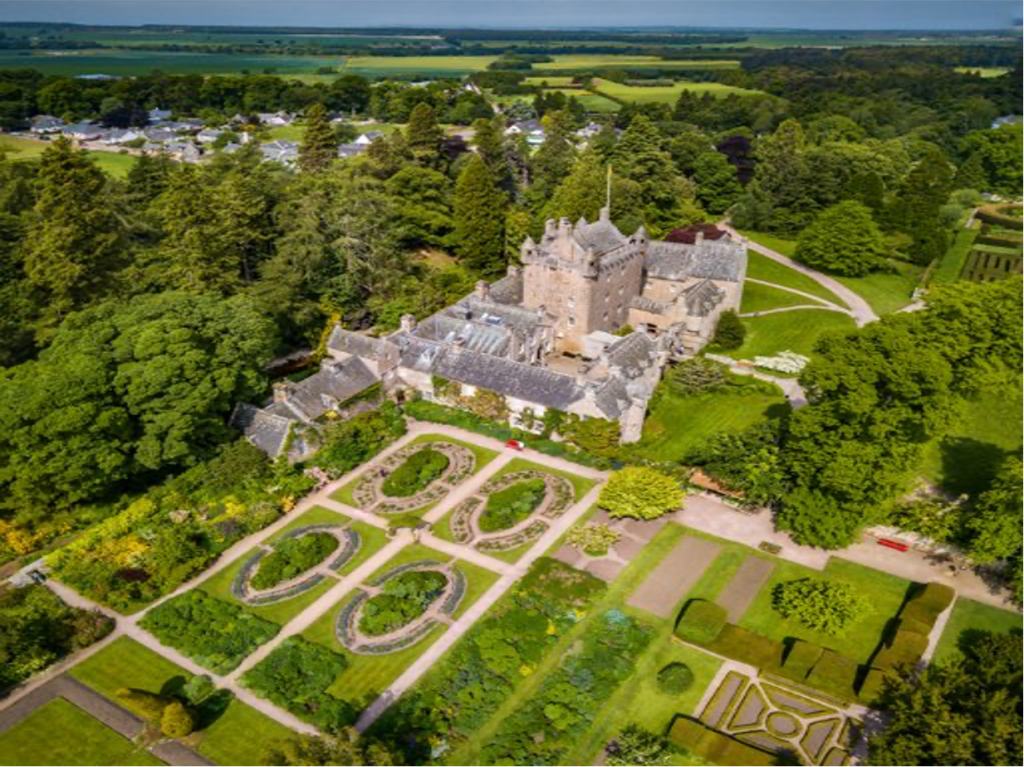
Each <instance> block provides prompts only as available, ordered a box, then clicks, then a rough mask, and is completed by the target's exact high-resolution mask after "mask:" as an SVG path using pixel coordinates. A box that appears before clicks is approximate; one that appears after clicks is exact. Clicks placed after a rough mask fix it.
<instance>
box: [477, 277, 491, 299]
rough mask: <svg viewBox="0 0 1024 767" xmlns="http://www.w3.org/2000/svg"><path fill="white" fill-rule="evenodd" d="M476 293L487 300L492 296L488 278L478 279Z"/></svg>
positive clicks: (478, 296)
mask: <svg viewBox="0 0 1024 767" xmlns="http://www.w3.org/2000/svg"><path fill="white" fill-rule="evenodd" d="M475 293H476V297H477V298H479V299H480V300H481V301H486V300H487V299H489V298H490V297H491V286H490V285H489V284H488V282H487V281H486V280H477V282H476V291H475Z"/></svg>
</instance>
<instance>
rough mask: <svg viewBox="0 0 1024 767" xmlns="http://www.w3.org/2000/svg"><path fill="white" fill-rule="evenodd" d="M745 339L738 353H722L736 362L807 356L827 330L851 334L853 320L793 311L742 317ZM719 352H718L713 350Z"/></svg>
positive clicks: (813, 311) (817, 311)
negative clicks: (784, 355)
mask: <svg viewBox="0 0 1024 767" xmlns="http://www.w3.org/2000/svg"><path fill="white" fill-rule="evenodd" d="M743 324H744V325H745V326H746V328H747V338H746V340H745V341H744V342H743V346H741V347H740V348H739V349H729V350H722V351H721V352H720V353H722V354H726V355H728V356H730V357H732V358H733V359H737V360H753V359H754V357H757V356H765V357H770V356H772V355H775V354H778V353H779V352H783V351H791V352H796V353H797V354H804V355H808V356H809V355H810V353H811V351H812V350H813V348H814V344H815V342H816V341H817V340H818V336H820V335H821V334H822V333H825V332H827V331H829V330H853V329H854V328H855V327H857V325H856V323H855V322H854V321H853V317H850V316H849V315H848V314H840V313H839V312H833V311H827V310H820V309H795V310H794V311H791V312H779V313H778V314H765V315H762V316H761V317H744V318H743ZM714 351H718V350H714Z"/></svg>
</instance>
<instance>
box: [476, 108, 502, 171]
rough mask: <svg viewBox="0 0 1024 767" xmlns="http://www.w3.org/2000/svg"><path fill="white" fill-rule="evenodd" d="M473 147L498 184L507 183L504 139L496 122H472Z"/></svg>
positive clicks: (489, 120)
mask: <svg viewBox="0 0 1024 767" xmlns="http://www.w3.org/2000/svg"><path fill="white" fill-rule="evenodd" d="M473 146H474V147H476V151H477V154H479V155H480V157H481V158H483V161H484V162H485V163H486V164H487V167H488V168H489V169H490V171H491V173H493V174H494V178H495V179H497V181H498V183H499V184H503V183H507V181H509V180H510V176H509V170H508V161H507V160H506V159H505V139H504V137H503V136H502V133H501V126H500V125H499V124H498V122H497V120H495V119H493V118H485V117H481V118H479V119H478V120H474V121H473Z"/></svg>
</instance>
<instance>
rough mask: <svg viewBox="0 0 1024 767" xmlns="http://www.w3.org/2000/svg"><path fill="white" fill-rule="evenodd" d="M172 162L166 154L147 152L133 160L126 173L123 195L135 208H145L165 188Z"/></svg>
mask: <svg viewBox="0 0 1024 767" xmlns="http://www.w3.org/2000/svg"><path fill="white" fill-rule="evenodd" d="M173 168H174V161H173V160H172V159H171V158H170V157H169V156H168V155H167V153H166V152H157V153H156V154H153V153H151V152H147V153H146V154H140V155H139V156H138V157H136V158H135V162H134V163H133V164H132V167H131V170H129V171H128V178H127V182H128V188H127V189H126V190H125V195H126V197H127V198H128V200H129V201H130V202H131V204H132V205H133V206H135V207H139V208H145V207H147V206H148V205H149V204H150V203H152V202H153V201H154V200H156V198H157V197H159V196H160V195H161V194H162V193H163V191H164V190H165V189H166V188H167V182H168V180H169V179H170V176H171V172H172V170H173Z"/></svg>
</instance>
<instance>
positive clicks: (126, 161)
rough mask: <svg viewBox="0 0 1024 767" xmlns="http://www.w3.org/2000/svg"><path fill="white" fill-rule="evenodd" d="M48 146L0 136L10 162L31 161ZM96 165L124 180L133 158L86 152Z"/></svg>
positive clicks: (1, 145)
mask: <svg viewBox="0 0 1024 767" xmlns="http://www.w3.org/2000/svg"><path fill="white" fill-rule="evenodd" d="M48 146H49V144H48V142H46V141H35V140H33V139H28V138H19V137H18V136H5V135H0V148H3V149H5V150H7V152H8V156H9V157H10V158H11V159H12V160H32V159H35V158H36V157H39V155H41V154H42V153H43V152H44V151H45V150H46V148H47V147H48ZM87 154H88V155H89V157H91V158H92V159H93V161H94V162H95V163H96V165H98V166H99V168H100V169H101V170H103V171H105V172H106V173H108V174H110V175H111V176H113V177H114V178H124V177H125V176H127V175H128V171H130V170H131V169H132V165H134V164H135V157H134V156H133V155H130V154H120V153H118V152H93V151H90V152H87Z"/></svg>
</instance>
